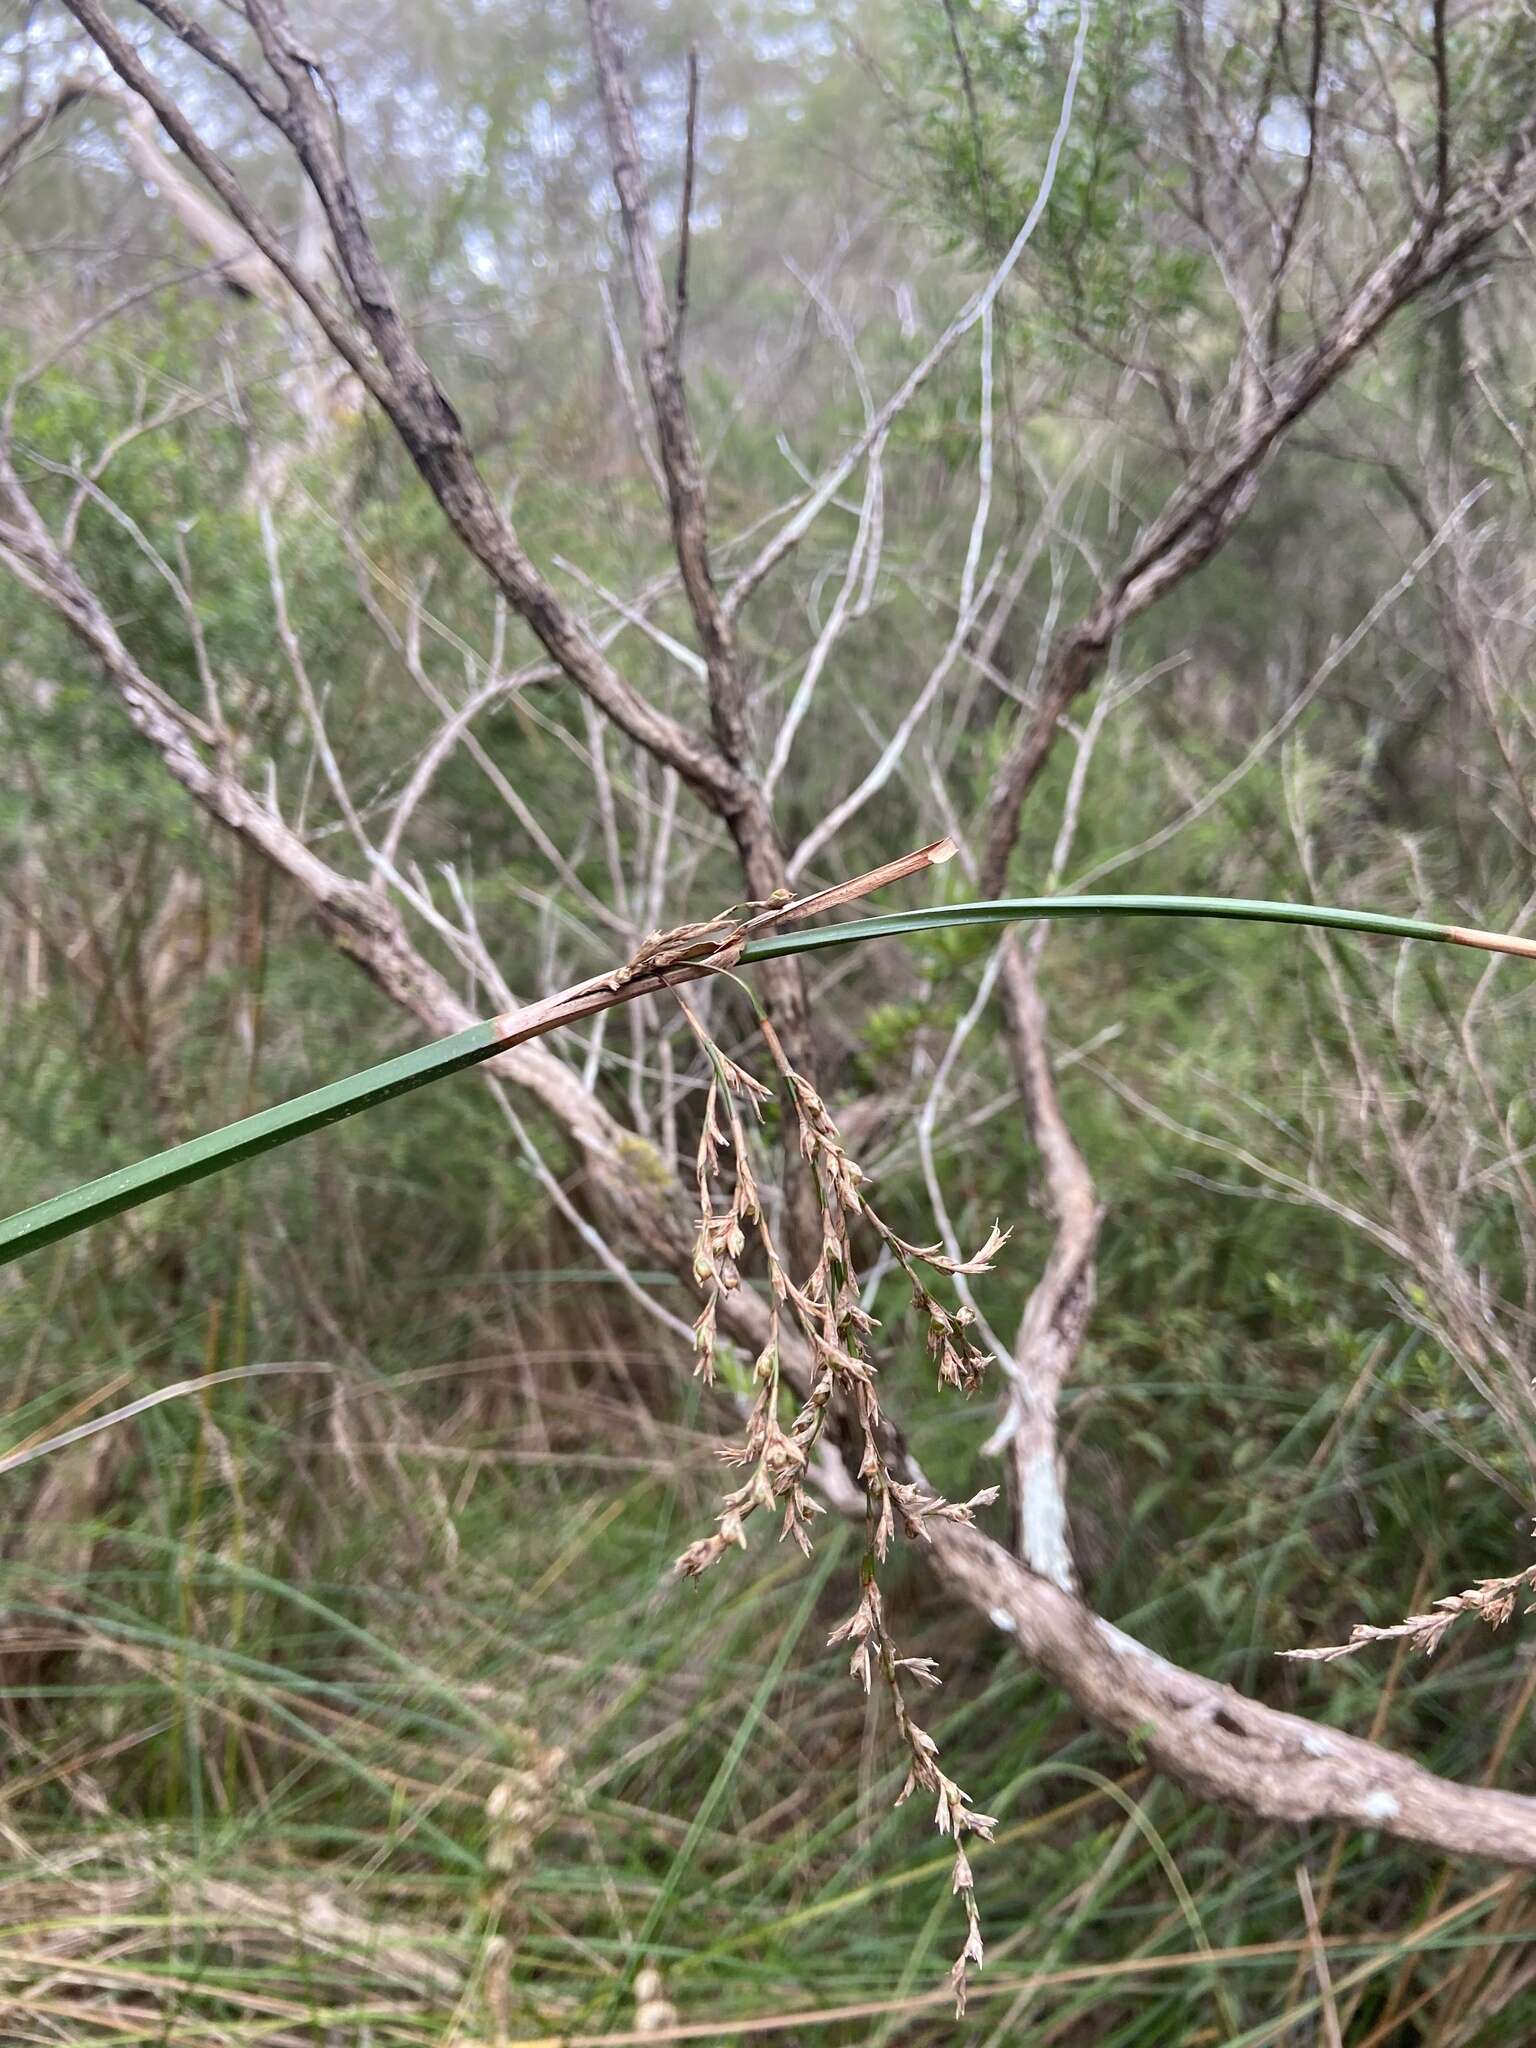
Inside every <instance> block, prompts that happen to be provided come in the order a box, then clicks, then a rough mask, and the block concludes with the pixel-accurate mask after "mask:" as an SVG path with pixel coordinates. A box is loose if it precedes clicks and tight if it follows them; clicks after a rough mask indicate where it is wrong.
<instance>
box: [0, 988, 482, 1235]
mask: <svg viewBox="0 0 1536 2048" xmlns="http://www.w3.org/2000/svg"><path fill="white" fill-rule="evenodd" d="M503 1043H504V1040H503V1037H502V1034H501V1032H500V1031H499V1030H498V1028H497V1026H496V1025H495V1024H494V1023H484V1024H472V1025H470V1027H469V1029H468V1030H467V1031H459V1032H456V1033H455V1034H454V1036H453V1037H452V1038H438V1039H434V1040H433V1042H432V1043H431V1044H430V1045H419V1046H417V1047H416V1048H415V1050H414V1051H412V1052H407V1053H402V1054H401V1055H400V1057H399V1058H398V1059H393V1060H386V1061H385V1062H384V1064H383V1065H382V1066H378V1067H368V1068H365V1069H364V1071H363V1072H362V1073H361V1074H353V1075H351V1076H350V1077H349V1078H348V1079H347V1080H344V1081H331V1082H328V1083H327V1084H326V1086H325V1087H324V1088H315V1089H312V1090H311V1092H310V1093H309V1094H308V1095H296V1096H295V1097H294V1098H293V1100H292V1101H291V1102H279V1103H276V1104H275V1105H274V1106H273V1107H272V1108H271V1109H263V1110H260V1111H258V1113H257V1114H256V1115H255V1116H248V1117H243V1118H242V1119H241V1120H240V1122H239V1123H237V1124H226V1125H225V1126H224V1128H223V1129H222V1130H218V1131H209V1132H208V1133H207V1134H206V1136H204V1137H201V1138H189V1139H188V1140H187V1142H186V1144H184V1145H173V1146H172V1147H171V1149H170V1150H169V1151H168V1152H157V1153H155V1154H154V1156H153V1157H152V1158H149V1159H141V1160H139V1161H138V1162H137V1163H136V1164H135V1165H133V1166H120V1167H119V1168H118V1169H117V1171H116V1172H115V1173H107V1174H103V1175H102V1177H101V1178H100V1180H89V1181H86V1182H85V1183H84V1185H83V1186H81V1187H77V1188H70V1189H69V1190H67V1192H66V1193H64V1194H62V1195H55V1196H53V1197H52V1199H51V1200H50V1201H46V1202H39V1203H38V1204H37V1206H36V1208H33V1209H23V1210H22V1211H21V1213H20V1214H19V1215H16V1216H10V1217H7V1218H6V1220H5V1222H3V1223H0V1265H8V1264H9V1263H10V1261H11V1260H12V1259H19V1258H20V1257H21V1256H22V1254H23V1253H24V1252H32V1251H36V1250H38V1248H39V1247H40V1246H42V1245H45V1244H52V1243H53V1242H54V1241H55V1240H56V1239H57V1238H61V1237H69V1236H71V1235H73V1233H74V1232H75V1231H77V1230H86V1229H88V1228H89V1227H90V1225H91V1224H93V1223H100V1222H101V1221H102V1220H103V1218H104V1217H107V1216H116V1215H117V1214H119V1212H120V1211H122V1210H124V1209H135V1208H137V1207H138V1205H139V1204H140V1203H141V1202H149V1201H153V1199H154V1198H155V1196H156V1195H165V1194H169V1193H170V1191H171V1190H172V1189H173V1188H180V1187H185V1186H186V1185H187V1183H188V1182H189V1181H194V1180H206V1179H207V1177H208V1176H209V1174H213V1173H222V1172H223V1171H224V1170H225V1168H226V1167H230V1166H238V1165H239V1164H240V1163H241V1161H242V1160H245V1159H254V1158H255V1157H256V1155H257V1153H258V1152H270V1151H271V1150H272V1148H273V1146H275V1145H286V1144H287V1143H288V1142H289V1140H290V1139H291V1138H302V1137H303V1136H304V1134H305V1132H306V1131H318V1130H320V1129H322V1128H323V1127H324V1126H325V1125H326V1124H334V1123H339V1122H340V1121H341V1119H342V1118H343V1117H347V1116H356V1114H357V1113H358V1111H359V1110H363V1109H371V1108H372V1107H373V1105H374V1104H375V1103H376V1102H387V1101H388V1100H389V1098H390V1097H391V1096H392V1095H405V1094H407V1093H409V1091H410V1090H411V1089H412V1088H421V1087H424V1086H425V1085H426V1083H427V1082H428V1081H436V1080H440V1079H441V1078H442V1076H443V1075H444V1074H456V1073H457V1072H458V1071H459V1069H460V1068H461V1067H471V1066H473V1065H475V1063H476V1062H477V1061H478V1060H483V1059H489V1058H490V1056H491V1054H492V1053H494V1052H496V1051H498V1050H499V1049H500V1047H501V1045H502V1044H503Z"/></svg>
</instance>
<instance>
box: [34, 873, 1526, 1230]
mask: <svg viewBox="0 0 1536 2048" xmlns="http://www.w3.org/2000/svg"><path fill="white" fill-rule="evenodd" d="M1069 917H1209V918H1227V919H1236V920H1238V921H1240V922H1247V923H1255V924H1291V925H1310V926H1313V927H1315V928H1321V929H1323V930H1327V931H1344V932H1365V933H1369V934H1372V935H1374V936H1377V937H1381V938H1393V939H1423V940H1428V941H1430V942H1431V943H1436V944H1440V945H1452V946H1471V947H1475V948H1476V949H1477V950H1479V951H1481V952H1500V953H1514V954H1518V955H1520V956H1522V957H1524V958H1530V959H1536V941H1532V940H1530V939H1523V938H1517V937H1514V936H1511V935H1509V934H1505V933H1500V932H1481V931H1473V930H1469V929H1468V928H1466V927H1465V926H1462V925H1449V924H1433V923H1430V922H1429V921H1428V920H1427V919H1425V918H1418V917H1391V916H1387V915H1386V914H1385V913H1383V912H1381V911H1375V910H1342V909H1336V908H1333V907H1331V906H1329V905H1325V904H1317V903H1266V902H1263V901H1258V900H1250V899H1248V898H1243V897H1225V896H1015V897H1002V898H999V899H997V900H995V901H992V902H982V903H950V904H945V905H943V906H941V907H939V908H937V909H928V910H898V911H892V912H890V913H889V914H888V915H886V916H884V917H866V918H858V919H855V920H853V921H852V922H850V923H847V924H837V925H828V926H823V927H821V928H820V929H818V930H815V931H793V932H774V933H772V934H771V935H770V936H768V937H766V938H761V939H753V940H751V941H750V942H749V943H748V944H747V945H746V946H744V947H743V948H742V950H741V953H740V955H739V958H740V961H741V963H742V964H743V965H749V964H750V963H752V962H753V961H756V960H775V959H782V958H783V957H785V956H786V955H788V954H791V953H814V952H818V951H822V950H824V949H825V948H827V947H829V946H854V945H862V944H864V943H867V942H868V941H869V940H871V939H887V938H899V937H902V936H904V935H910V934H912V933H915V932H930V931H944V930H953V929H958V928H963V927H965V926H967V925H981V926H986V925H1006V924H1019V923H1024V922H1028V921H1031V920H1034V919H1037V918H1069ZM724 964H729V963H723V965H724ZM720 971H723V967H722V969H716V968H713V967H711V966H710V964H709V963H708V962H707V961H704V962H700V963H698V964H697V965H695V966H691V967H690V968H688V969H687V970H685V972H684V973H682V974H679V975H678V977H677V978H679V979H682V978H687V979H690V980H691V979H696V978H697V977H698V976H699V975H701V974H708V973H713V972H720ZM655 985H656V984H655V983H654V981H645V980H636V981H631V982H629V983H627V984H623V985H621V986H620V987H618V988H616V989H613V988H608V987H607V986H606V985H605V984H603V983H602V982H600V981H599V982H593V983H583V984H582V985H581V987H580V989H579V990H576V991H569V992H567V993H568V997H569V1000H567V999H566V998H561V997H553V998H548V999H546V1000H544V1001H542V1002H539V1003H537V1004H533V1005H530V1006H529V1008H528V1009H527V1010H523V1011H514V1012H512V1013H510V1014H509V1015H507V1016H504V1017H493V1018H490V1019H488V1020H487V1021H486V1022H484V1023H481V1024H472V1025H470V1026H469V1028H468V1029H467V1030H464V1031H458V1032H455V1033H454V1034H453V1036H452V1037H450V1038H439V1039H436V1040H434V1041H433V1042H432V1043H431V1044H430V1045H423V1046H418V1047H417V1048H416V1049H415V1050H414V1051H412V1052H407V1053H402V1054H401V1055H400V1057H399V1058H398V1059H392V1060H386V1061H385V1062H384V1063H383V1064H382V1065H381V1066H377V1067H369V1068H366V1069H365V1070H364V1071H363V1072H362V1073H360V1074H353V1075H350V1076H349V1077H348V1078H347V1079H345V1080H342V1081H332V1082H330V1083H329V1084H328V1085H327V1086H325V1087H324V1088H316V1089H313V1090H311V1091H310V1093H309V1094H307V1095H299V1096H295V1097H294V1099H293V1100H292V1101H291V1102H280V1103H277V1104H275V1105H274V1106H273V1107H272V1108H271V1109H264V1110H262V1111H261V1112H260V1113H259V1114H258V1115H256V1116H249V1117H245V1118H243V1119H242V1120H241V1121H240V1122H239V1123H234V1124H227V1125H225V1127H224V1128H223V1129H222V1130H218V1131H210V1132H209V1133H207V1135H206V1136H204V1137H201V1138H193V1139H190V1140H189V1141H188V1142H187V1143H186V1144H184V1145H175V1146H172V1147H171V1149H170V1150H169V1151H167V1152H158V1153H156V1154H155V1155H154V1156H153V1157H152V1158H150V1159H141V1160H139V1161H138V1162H137V1163H136V1164H135V1165H133V1166H123V1167H119V1168H118V1169H117V1171H116V1172H115V1173H109V1174H104V1175H103V1176H102V1177H101V1178H100V1179H99V1180H92V1181H87V1182H85V1183H84V1185H83V1186H81V1187H77V1188H71V1189H69V1190H68V1191H67V1192H66V1193H64V1194H61V1195H55V1196H53V1197H52V1199H51V1200H49V1201H46V1202H40V1203H38V1205H37V1206H36V1207H35V1208H32V1209H24V1210H22V1211H21V1213H20V1214H19V1215H16V1216H11V1217H8V1218H6V1220H5V1221H4V1222H0V1265H8V1264H9V1263H10V1262H11V1260H13V1259H19V1258H21V1257H22V1256H23V1255H24V1254H25V1253H27V1252H31V1251H37V1250H39V1249H40V1248H41V1247H42V1246H43V1245H47V1244H53V1243H55V1242H56V1241H57V1240H58V1239H59V1238H62V1237H69V1236H72V1235H73V1234H74V1232H76V1231H78V1230H86V1229H89V1228H90V1226H91V1225H92V1224H93V1223H99V1222H101V1221H102V1220H103V1219H104V1218H105V1217H108V1216H115V1215H117V1214H119V1213H120V1212H121V1211H123V1210H125V1209H133V1208H137V1207H138V1206H139V1204H140V1203H141V1202H149V1201H153V1200H154V1199H155V1197H156V1196H158V1195H164V1194H169V1193H170V1192H171V1190H172V1189H174V1188H179V1187H185V1186H187V1185H188V1183H189V1182H192V1181H196V1180H204V1179H206V1178H207V1177H208V1176H209V1175H211V1174H215V1173H222V1172H224V1171H225V1169H226V1168H228V1167H231V1166H238V1165H240V1164H241V1163H242V1162H243V1161H245V1160H247V1159H253V1158H255V1157H256V1155H257V1154H258V1153H261V1152H269V1151H271V1150H272V1149H273V1147H274V1146H277V1145H286V1144H288V1143H289V1141H290V1140H291V1139H294V1138H300V1137H303V1136H304V1135H305V1133H306V1132H308V1131H316V1130H320V1129H321V1128H322V1127H323V1126H324V1125H326V1124H333V1123H337V1122H339V1121H340V1120H341V1119H342V1118H343V1117H349V1116H355V1115H357V1113H358V1112H359V1111H360V1110H364V1109H371V1108H373V1107H374V1105H375V1104H376V1103H380V1102H387V1101H388V1100H389V1099H390V1097H391V1096H395V1095H404V1094H407V1093H409V1091H410V1090H411V1089H413V1088H423V1087H425V1086H426V1084H427V1083H428V1082H429V1081H439V1080H441V1079H442V1078H443V1077H444V1076H445V1075H447V1074H456V1073H458V1072H459V1071H460V1070H461V1069H462V1068H464V1067H472V1066H475V1065H478V1063H479V1062H480V1061H481V1060H488V1059H493V1058H494V1057H495V1055H496V1054H497V1053H498V1052H503V1051H505V1050H507V1048H508V1047H510V1046H512V1045H516V1044H520V1043H522V1042H524V1041H525V1040H527V1039H529V1038H535V1037H541V1036H542V1035H543V1034H544V1033H545V1032H548V1031H554V1030H557V1029H558V1028H559V1026H560V1025H561V1024H562V1023H567V1022H570V1021H572V1019H573V1018H574V1017H576V1016H590V1015H592V1014H593V1013H594V1012H595V1011H596V1010H598V1009H603V1008H607V1007H609V1006H610V1005H612V1004H617V1003H621V1002H626V1001H629V1000H630V999H631V998H632V997H633V996H635V995H637V994H642V993H644V992H645V991H646V989H648V988H652V987H654V986H655Z"/></svg>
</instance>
